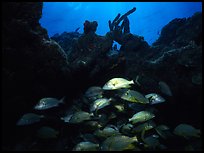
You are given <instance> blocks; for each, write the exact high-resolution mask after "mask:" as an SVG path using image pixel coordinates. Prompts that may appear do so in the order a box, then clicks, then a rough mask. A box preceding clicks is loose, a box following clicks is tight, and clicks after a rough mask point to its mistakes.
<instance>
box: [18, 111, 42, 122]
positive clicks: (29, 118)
mask: <svg viewBox="0 0 204 153" xmlns="http://www.w3.org/2000/svg"><path fill="white" fill-rule="evenodd" d="M42 118H44V115H38V114H34V113H27V114H24V115H23V116H22V117H21V118H20V119H19V120H18V122H17V123H16V125H30V124H33V123H36V122H39V121H40V120H41V119H42Z"/></svg>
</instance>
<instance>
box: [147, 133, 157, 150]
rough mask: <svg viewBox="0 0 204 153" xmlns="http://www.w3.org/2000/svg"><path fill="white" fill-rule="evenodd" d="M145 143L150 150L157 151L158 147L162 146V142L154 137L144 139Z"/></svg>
mask: <svg viewBox="0 0 204 153" xmlns="http://www.w3.org/2000/svg"><path fill="white" fill-rule="evenodd" d="M144 142H145V144H146V145H145V147H148V148H152V149H156V147H159V146H160V142H159V140H158V138H156V137H155V136H153V135H151V136H148V137H146V138H144Z"/></svg>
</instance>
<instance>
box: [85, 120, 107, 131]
mask: <svg viewBox="0 0 204 153" xmlns="http://www.w3.org/2000/svg"><path fill="white" fill-rule="evenodd" d="M84 125H85V126H86V128H87V129H90V130H96V129H99V128H101V127H103V126H102V125H101V124H100V123H99V122H98V121H87V122H85V123H84Z"/></svg>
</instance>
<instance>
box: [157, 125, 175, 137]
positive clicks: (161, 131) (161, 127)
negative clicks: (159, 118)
mask: <svg viewBox="0 0 204 153" xmlns="http://www.w3.org/2000/svg"><path fill="white" fill-rule="evenodd" d="M169 129H170V128H169V127H168V126H166V125H163V124H162V125H158V126H157V127H156V128H155V130H156V131H157V133H158V134H159V135H160V136H161V137H162V138H163V139H166V138H167V137H168V136H170V135H171V134H170V133H169V132H166V131H167V130H169Z"/></svg>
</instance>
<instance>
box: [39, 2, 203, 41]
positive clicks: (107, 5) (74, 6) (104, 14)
mask: <svg viewBox="0 0 204 153" xmlns="http://www.w3.org/2000/svg"><path fill="white" fill-rule="evenodd" d="M133 7H136V8H137V10H136V11H135V12H134V13H133V14H131V15H129V16H128V18H129V20H130V30H131V33H133V34H137V35H140V36H144V39H145V40H146V41H147V42H148V43H149V44H150V45H151V44H152V43H153V42H154V41H155V40H156V39H157V38H158V37H159V33H160V31H161V28H162V27H163V26H165V25H166V24H167V23H168V22H170V21H171V20H172V19H174V18H184V17H190V16H192V15H193V14H194V13H195V12H197V11H200V12H201V11H202V2H44V6H43V15H42V18H41V20H40V23H41V25H42V26H43V27H44V28H46V29H47V30H48V34H49V36H53V35H54V34H56V33H59V34H60V33H62V32H64V31H66V32H73V31H75V29H76V28H78V27H80V29H79V32H80V33H83V23H84V21H85V20H90V21H93V20H96V21H97V22H98V28H97V31H96V33H97V34H99V35H105V34H106V32H108V31H109V27H108V20H111V21H112V20H113V19H114V18H115V17H116V15H117V14H118V13H121V14H124V13H126V12H127V11H128V10H130V9H132V8H133Z"/></svg>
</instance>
